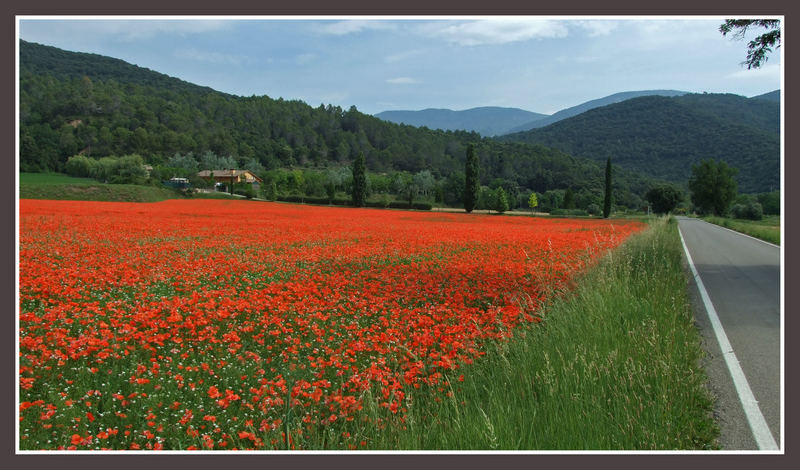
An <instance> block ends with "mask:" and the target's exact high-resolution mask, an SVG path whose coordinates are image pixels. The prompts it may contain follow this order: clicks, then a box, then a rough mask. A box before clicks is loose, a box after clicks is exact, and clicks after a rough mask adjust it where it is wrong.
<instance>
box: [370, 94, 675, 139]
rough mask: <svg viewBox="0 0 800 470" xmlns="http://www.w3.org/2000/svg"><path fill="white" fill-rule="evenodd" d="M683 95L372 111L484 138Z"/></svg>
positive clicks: (388, 117) (391, 119)
mask: <svg viewBox="0 0 800 470" xmlns="http://www.w3.org/2000/svg"><path fill="white" fill-rule="evenodd" d="M685 94H687V92H685V91H677V90H642V91H624V92H620V93H615V94H613V95H609V96H605V97H603V98H598V99H595V100H591V101H587V102H585V103H581V104H579V105H577V106H572V107H570V108H566V109H562V110H561V111H558V112H557V113H554V114H552V115H548V114H542V113H536V112H532V111H525V110H523V109H519V108H501V107H495V106H484V107H478V108H471V109H465V110H463V111H453V110H451V109H436V108H428V109H423V110H419V111H408V110H400V111H383V112H380V113H378V114H375V117H377V118H380V119H383V120H385V121H389V122H394V123H397V124H408V125H410V126H416V127H427V128H429V129H442V130H450V131H456V130H463V131H474V132H477V133H479V134H481V135H482V136H484V137H493V136H500V135H505V134H513V133H515V132H522V131H527V130H530V129H535V128H539V127H545V126H548V125H550V124H553V123H555V122H558V121H560V120H562V119H566V118H569V117H572V116H576V115H578V114H581V113H583V112H586V111H588V110H590V109H594V108H598V107H601V106H606V105H609V104H612V103H619V102H621V101H625V100H629V99H632V98H638V97H640V96H653V95H658V96H681V95H685Z"/></svg>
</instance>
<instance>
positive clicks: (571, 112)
mask: <svg viewBox="0 0 800 470" xmlns="http://www.w3.org/2000/svg"><path fill="white" fill-rule="evenodd" d="M684 94H686V92H685V91H676V90H643V91H623V92H621V93H614V94H613V95H609V96H606V97H603V98H598V99H596V100H591V101H587V102H585V103H581V104H579V105H577V106H572V107H570V108H566V109H562V110H561V111H558V112H557V113H553V114H552V115H550V116H547V117H545V118H542V119H532V120H530V121H529V122H526V123H523V124H521V125H519V126H517V127H515V128H513V129H510V130H509V131H508V132H507V134H511V133H515V132H524V131H527V130H531V129H538V128H540V127H545V126H549V125H550V124H553V123H556V122H558V121H561V120H563V119H567V118H570V117H572V116H577V115H578V114H581V113H585V112H586V111H589V110H590V109H594V108H599V107H601V106H607V105H609V104H614V103H621V102H623V101H625V100H629V99H632V98H639V97H641V96H681V95H684Z"/></svg>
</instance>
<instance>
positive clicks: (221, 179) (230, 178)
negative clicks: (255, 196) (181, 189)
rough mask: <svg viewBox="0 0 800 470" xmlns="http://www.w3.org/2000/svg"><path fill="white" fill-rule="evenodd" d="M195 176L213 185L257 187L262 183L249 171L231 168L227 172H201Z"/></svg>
mask: <svg viewBox="0 0 800 470" xmlns="http://www.w3.org/2000/svg"><path fill="white" fill-rule="evenodd" d="M197 176H199V177H200V178H203V179H205V180H207V181H214V182H215V183H231V182H232V183H234V184H236V183H251V184H253V183H254V184H256V185H258V184H260V183H263V182H264V180H262V179H261V178H259V177H258V176H256V175H254V174H253V173H252V172H251V171H250V170H234V169H233V168H230V169H227V170H203V171H201V172H199V173H197Z"/></svg>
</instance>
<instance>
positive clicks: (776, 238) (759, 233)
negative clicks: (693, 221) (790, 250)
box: [703, 215, 781, 245]
mask: <svg viewBox="0 0 800 470" xmlns="http://www.w3.org/2000/svg"><path fill="white" fill-rule="evenodd" d="M703 220H705V221H706V222H710V223H712V224H716V225H719V226H721V227H725V228H729V229H731V230H735V231H737V232H741V233H744V234H746V235H750V236H751V237H754V238H758V239H759V240H764V241H766V242H770V243H774V244H776V245H780V244H781V217H780V216H779V215H771V216H765V217H764V218H763V219H761V220H746V219H734V218H731V217H716V216H709V217H703Z"/></svg>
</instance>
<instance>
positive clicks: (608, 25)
mask: <svg viewBox="0 0 800 470" xmlns="http://www.w3.org/2000/svg"><path fill="white" fill-rule="evenodd" d="M575 24H576V25H577V26H578V27H579V28H582V29H585V30H586V31H588V33H589V36H590V37H597V36H606V35H608V34H611V32H612V31H614V30H615V29H617V27H618V26H619V22H618V21H613V20H585V21H578V22H576V23H575Z"/></svg>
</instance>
